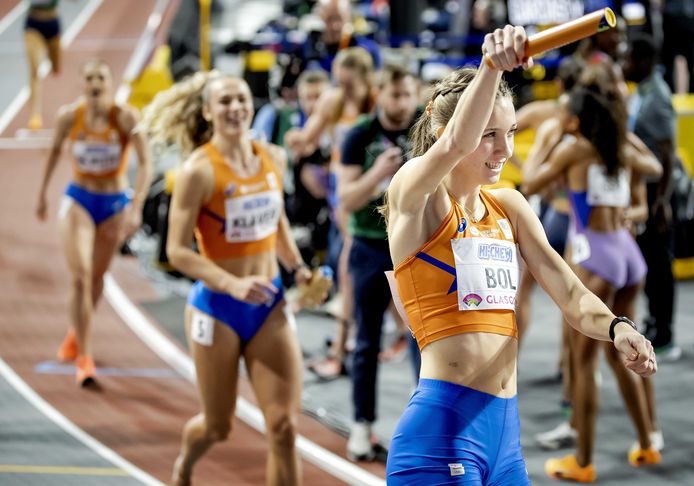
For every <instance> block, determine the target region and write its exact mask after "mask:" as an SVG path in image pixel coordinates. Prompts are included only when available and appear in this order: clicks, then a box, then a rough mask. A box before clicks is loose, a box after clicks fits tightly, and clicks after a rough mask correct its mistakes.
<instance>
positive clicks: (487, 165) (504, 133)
mask: <svg viewBox="0 0 694 486" xmlns="http://www.w3.org/2000/svg"><path fill="white" fill-rule="evenodd" d="M516 131H517V124H516V110H515V109H514V107H513V102H512V101H511V99H510V98H508V97H501V98H498V99H497V101H496V102H495V103H494V109H493V110H492V116H491V117H490V118H489V122H488V123H487V126H486V127H485V129H484V132H482V139H481V140H480V143H479V145H478V146H477V148H476V149H475V151H474V152H472V153H471V154H470V155H468V156H467V157H465V158H464V159H463V160H461V161H460V163H459V164H458V166H457V167H456V169H455V170H456V171H459V170H462V171H464V173H465V177H466V178H467V179H468V180H469V181H470V183H474V184H475V185H487V184H494V183H496V182H498V181H499V176H500V175H501V170H502V169H503V168H504V164H505V163H506V160H508V158H509V157H510V156H511V154H512V153H513V137H514V135H515V133H516Z"/></svg>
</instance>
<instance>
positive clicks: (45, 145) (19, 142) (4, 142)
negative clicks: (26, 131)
mask: <svg viewBox="0 0 694 486" xmlns="http://www.w3.org/2000/svg"><path fill="white" fill-rule="evenodd" d="M52 142H53V139H51V138H49V137H40V138H38V137H37V138H22V137H16V138H0V150H42V149H49V148H51V143H52Z"/></svg>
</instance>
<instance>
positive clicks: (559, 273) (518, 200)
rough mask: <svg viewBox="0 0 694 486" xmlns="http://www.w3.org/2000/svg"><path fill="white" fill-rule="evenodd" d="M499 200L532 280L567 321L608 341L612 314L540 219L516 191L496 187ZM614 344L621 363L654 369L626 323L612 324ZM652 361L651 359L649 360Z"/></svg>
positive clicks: (647, 349) (642, 370)
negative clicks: (553, 242) (562, 253)
mask: <svg viewBox="0 0 694 486" xmlns="http://www.w3.org/2000/svg"><path fill="white" fill-rule="evenodd" d="M494 195H495V196H496V197H497V198H498V199H499V201H501V203H502V204H503V206H504V208H505V209H506V211H507V213H508V214H509V217H510V219H511V221H512V223H513V227H514V228H515V229H516V233H517V235H518V246H519V248H520V251H521V254H522V256H523V259H524V260H525V262H526V263H527V265H528V268H529V269H530V271H531V272H532V274H533V276H534V277H535V279H536V280H537V281H538V282H539V283H540V285H541V286H542V288H543V289H544V290H545V291H546V292H547V294H549V296H550V297H551V298H552V300H553V301H554V302H555V303H556V304H557V306H559V308H560V309H561V312H562V314H563V315H564V317H565V318H566V320H567V322H568V323H569V324H570V325H571V326H572V327H573V328H574V329H576V330H577V331H579V332H580V333H582V334H585V335H586V336H589V337H591V338H593V339H598V340H601V341H610V336H609V329H610V324H611V323H612V321H613V320H614V319H615V315H614V314H613V313H612V312H611V311H610V309H609V308H608V307H607V306H606V305H605V304H604V303H603V302H602V301H601V300H600V299H598V298H597V297H596V296H595V294H593V293H592V292H590V291H589V290H588V289H587V288H586V287H585V286H584V285H583V283H581V281H580V280H579V279H578V277H577V276H576V274H575V273H574V272H573V271H572V270H571V268H569V266H568V264H567V263H566V262H565V261H564V259H563V258H562V257H561V256H559V254H558V253H557V252H555V251H554V250H553V249H552V247H551V246H550V244H549V242H548V241H547V237H546V236H545V232H544V230H543V229H542V225H541V224H540V221H539V220H538V219H537V216H535V214H534V213H533V211H532V209H531V208H530V206H529V205H528V203H527V201H526V200H525V198H524V197H523V196H522V195H521V194H520V193H518V192H517V191H514V190H510V189H499V190H496V191H495V192H494ZM614 335H615V339H614V345H615V347H616V348H617V349H618V350H619V351H620V352H622V353H624V355H625V356H626V361H625V366H626V367H627V368H629V369H631V370H633V371H634V372H636V373H638V374H640V375H642V376H648V375H651V374H653V373H654V372H655V370H656V369H657V367H656V365H655V354H654V353H653V347H652V346H651V344H650V342H649V341H648V340H647V339H646V338H644V337H643V336H642V335H641V334H640V333H638V332H637V331H636V330H634V329H633V328H631V326H629V325H628V324H625V323H622V322H620V323H618V324H616V325H615V326H614ZM650 360H653V361H650Z"/></svg>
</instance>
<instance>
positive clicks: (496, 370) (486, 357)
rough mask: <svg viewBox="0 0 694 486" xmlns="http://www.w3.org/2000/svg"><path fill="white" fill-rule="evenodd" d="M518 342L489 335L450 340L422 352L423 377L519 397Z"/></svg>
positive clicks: (467, 335)
mask: <svg viewBox="0 0 694 486" xmlns="http://www.w3.org/2000/svg"><path fill="white" fill-rule="evenodd" d="M517 357H518V340H517V339H515V338H513V337H509V336H502V335H500V334H492V333H486V332H469V333H463V334H457V335H455V336H450V337H446V338H443V339H440V340H438V341H434V342H433V343H431V344H428V345H427V346H426V347H425V348H424V349H423V350H422V367H421V371H420V377H421V378H431V379H435V380H443V381H450V382H452V383H457V384H458V385H463V386H466V387H469V388H473V389H475V390H478V391H481V392H484V393H489V394H490V395H494V396H497V397H502V398H511V397H513V396H515V395H516V390H517V386H516V359H517Z"/></svg>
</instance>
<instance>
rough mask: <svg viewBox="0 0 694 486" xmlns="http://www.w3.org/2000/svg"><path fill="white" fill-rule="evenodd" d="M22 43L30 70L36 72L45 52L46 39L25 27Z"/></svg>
mask: <svg viewBox="0 0 694 486" xmlns="http://www.w3.org/2000/svg"><path fill="white" fill-rule="evenodd" d="M24 45H25V47H26V52H27V58H28V60H29V67H30V68H31V71H32V72H34V73H36V72H37V71H38V68H39V64H41V61H42V60H43V57H44V56H45V53H46V41H45V40H44V39H43V36H42V35H41V34H39V33H38V32H37V31H35V30H34V29H26V30H25V31H24Z"/></svg>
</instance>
